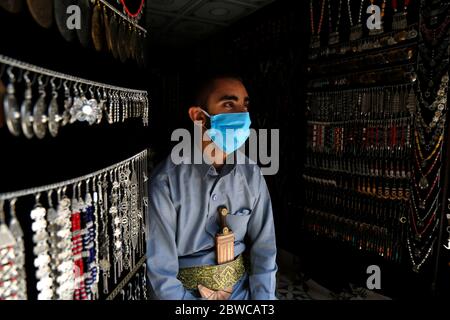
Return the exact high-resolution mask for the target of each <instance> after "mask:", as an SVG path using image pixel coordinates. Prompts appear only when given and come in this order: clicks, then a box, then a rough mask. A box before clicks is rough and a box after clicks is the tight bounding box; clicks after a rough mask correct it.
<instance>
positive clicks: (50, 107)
mask: <svg viewBox="0 0 450 320" xmlns="http://www.w3.org/2000/svg"><path fill="white" fill-rule="evenodd" d="M0 65H5V66H8V67H7V70H6V74H7V87H6V95H5V97H4V99H3V106H4V113H5V118H6V123H7V127H8V129H9V132H10V133H11V134H12V135H14V136H20V135H21V134H23V135H24V136H25V137H26V138H28V139H31V138H33V137H34V136H35V137H37V138H38V139H43V138H44V137H45V136H46V134H47V129H48V132H49V133H50V135H51V136H52V137H56V136H57V135H58V132H59V129H60V127H62V126H66V125H67V124H71V123H75V122H87V123H88V124H89V125H94V124H99V123H101V121H102V119H103V116H104V115H106V119H107V121H108V123H110V124H111V123H118V122H124V121H125V120H127V119H131V118H140V119H142V123H143V125H144V126H148V117H149V99H148V93H147V92H146V91H143V90H134V89H129V88H123V87H117V86H112V85H108V84H104V83H99V82H94V81H90V80H85V79H81V78H77V77H74V76H71V75H67V74H63V73H59V72H55V71H52V70H48V69H44V68H41V67H38V66H34V65H31V64H28V63H25V62H21V61H18V60H15V59H12V58H9V57H6V56H3V55H0ZM15 69H17V71H16V70H15ZM15 72H16V74H17V75H19V78H17V77H16V75H15ZM31 76H32V79H33V80H31V78H30V77H31ZM36 78H37V87H38V88H37V89H38V95H37V96H36V97H34V96H33V86H34V84H35V80H36ZM22 80H23V81H24V83H25V91H24V93H23V97H19V96H18V92H17V91H16V88H15V85H16V82H17V81H22ZM60 90H63V92H62V93H63V94H62V96H64V100H63V105H61V106H60V105H59V99H58V97H59V94H60ZM47 93H51V94H47ZM19 99H20V100H21V101H22V103H21V104H20V105H19V104H18V100H19ZM33 101H34V104H33Z"/></svg>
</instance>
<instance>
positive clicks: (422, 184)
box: [414, 148, 442, 190]
mask: <svg viewBox="0 0 450 320" xmlns="http://www.w3.org/2000/svg"><path fill="white" fill-rule="evenodd" d="M441 151H442V148H440V149H439V152H438V153H437V155H436V158H435V159H434V161H433V164H432V165H431V166H430V168H429V169H428V170H427V172H426V173H424V172H423V171H422V167H423V168H425V166H426V164H427V162H426V161H423V162H422V164H420V163H419V159H418V158H419V157H418V155H417V152H415V157H414V158H415V160H416V164H417V168H418V169H419V173H420V175H421V178H420V181H419V187H420V188H421V189H422V190H423V189H426V188H428V187H429V183H428V179H427V177H428V175H429V174H430V173H431V172H432V171H433V169H434V167H435V166H436V163H437V162H438V160H440V158H441V157H440V156H441Z"/></svg>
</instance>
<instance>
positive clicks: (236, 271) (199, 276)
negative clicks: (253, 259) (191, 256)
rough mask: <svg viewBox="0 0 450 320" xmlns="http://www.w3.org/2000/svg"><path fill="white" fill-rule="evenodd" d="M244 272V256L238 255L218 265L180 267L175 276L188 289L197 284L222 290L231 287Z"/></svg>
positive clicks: (195, 286) (193, 287)
mask: <svg viewBox="0 0 450 320" xmlns="http://www.w3.org/2000/svg"><path fill="white" fill-rule="evenodd" d="M244 273H245V264H244V258H243V257H242V255H240V256H239V257H237V258H236V259H235V260H233V261H231V262H227V263H224V264H220V265H213V266H199V267H190V268H182V269H180V271H179V273H178V277H177V278H178V280H180V281H181V283H183V286H184V287H185V288H186V289H189V290H193V289H197V287H198V285H199V284H201V285H204V286H205V287H207V288H209V289H212V290H224V289H226V288H229V287H233V286H234V285H235V284H236V282H238V281H239V279H240V278H241V277H242V276H243V275H244Z"/></svg>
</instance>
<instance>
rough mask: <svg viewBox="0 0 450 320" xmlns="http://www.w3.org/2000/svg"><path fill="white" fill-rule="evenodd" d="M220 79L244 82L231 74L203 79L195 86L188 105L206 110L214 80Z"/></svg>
mask: <svg viewBox="0 0 450 320" xmlns="http://www.w3.org/2000/svg"><path fill="white" fill-rule="evenodd" d="M221 79H233V80H237V81H239V82H241V83H243V82H244V81H243V80H242V78H241V77H240V76H239V75H236V74H232V73H221V74H215V75H212V76H208V77H204V78H202V79H201V80H200V81H198V82H197V85H196V86H195V88H194V90H193V92H194V95H193V98H192V101H191V103H190V107H191V106H199V107H201V108H203V109H205V110H206V109H207V107H208V106H207V101H208V98H209V95H210V94H211V92H212V91H213V90H214V84H215V81H216V80H221Z"/></svg>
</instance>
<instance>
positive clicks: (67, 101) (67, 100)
mask: <svg viewBox="0 0 450 320" xmlns="http://www.w3.org/2000/svg"><path fill="white" fill-rule="evenodd" d="M72 103H73V98H72V96H71V95H70V90H69V87H68V86H67V81H65V82H64V112H63V115H62V123H61V125H62V126H65V125H67V124H68V123H70V108H71V107H72Z"/></svg>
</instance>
